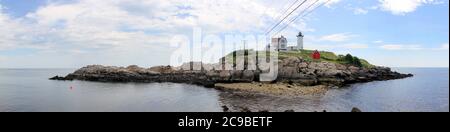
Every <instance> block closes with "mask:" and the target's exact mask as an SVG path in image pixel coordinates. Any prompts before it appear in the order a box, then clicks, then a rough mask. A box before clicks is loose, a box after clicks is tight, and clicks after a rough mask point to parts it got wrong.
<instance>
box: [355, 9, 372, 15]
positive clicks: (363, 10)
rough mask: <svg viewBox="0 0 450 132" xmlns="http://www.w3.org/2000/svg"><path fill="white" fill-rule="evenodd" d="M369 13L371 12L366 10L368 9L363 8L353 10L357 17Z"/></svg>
mask: <svg viewBox="0 0 450 132" xmlns="http://www.w3.org/2000/svg"><path fill="white" fill-rule="evenodd" d="M367 13H369V11H368V10H366V9H363V8H355V9H353V14H355V15H365V14H367Z"/></svg>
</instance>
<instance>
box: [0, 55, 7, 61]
mask: <svg viewBox="0 0 450 132" xmlns="http://www.w3.org/2000/svg"><path fill="white" fill-rule="evenodd" d="M7 59H8V58H6V57H4V56H0V62H3V61H6V60H7Z"/></svg>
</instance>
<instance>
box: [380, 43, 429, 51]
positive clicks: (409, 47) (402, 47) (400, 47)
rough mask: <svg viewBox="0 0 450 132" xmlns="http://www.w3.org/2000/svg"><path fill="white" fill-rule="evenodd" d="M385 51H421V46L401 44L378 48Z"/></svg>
mask: <svg viewBox="0 0 450 132" xmlns="http://www.w3.org/2000/svg"><path fill="white" fill-rule="evenodd" d="M380 48H382V49H385V50H422V49H423V48H422V46H421V45H401V44H386V45H382V46H380Z"/></svg>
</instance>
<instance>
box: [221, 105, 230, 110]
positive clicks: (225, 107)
mask: <svg viewBox="0 0 450 132" xmlns="http://www.w3.org/2000/svg"><path fill="white" fill-rule="evenodd" d="M222 109H223V112H228V111H229V110H230V108H228V107H227V106H225V105H224V106H222Z"/></svg>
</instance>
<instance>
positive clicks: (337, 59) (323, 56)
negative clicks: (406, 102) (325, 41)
mask: <svg viewBox="0 0 450 132" xmlns="http://www.w3.org/2000/svg"><path fill="white" fill-rule="evenodd" d="M257 52H261V51H254V50H246V51H244V50H240V51H234V52H233V53H230V54H228V55H227V56H228V58H229V59H228V60H226V62H231V61H232V60H231V56H233V54H236V56H245V58H249V57H250V58H256V57H255V56H256V53H257ZM313 52H314V51H313V50H297V51H286V52H279V54H278V58H279V59H280V60H283V59H286V58H289V57H301V58H303V59H304V60H306V61H318V62H321V61H324V62H332V63H338V64H344V65H353V66H357V67H366V68H369V67H373V65H372V64H370V63H369V62H368V61H366V60H364V59H360V58H358V57H356V56H352V55H350V54H347V55H336V54H335V53H333V52H328V51H319V52H320V60H313V58H312V53H313ZM236 56H233V58H235V57H236Z"/></svg>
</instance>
